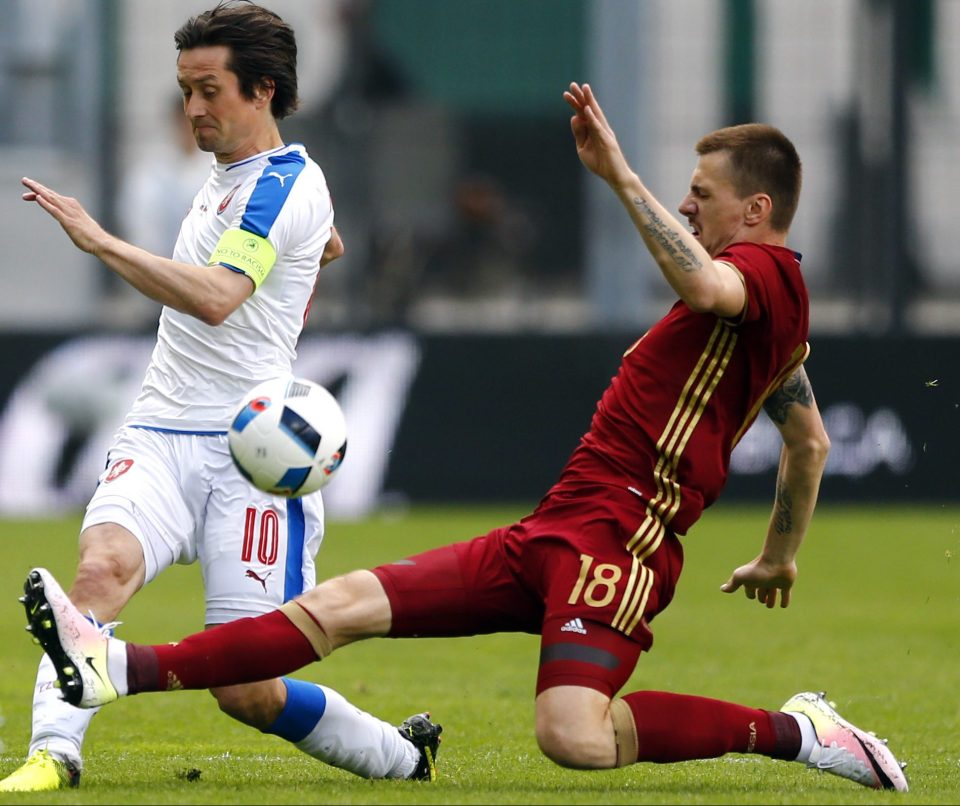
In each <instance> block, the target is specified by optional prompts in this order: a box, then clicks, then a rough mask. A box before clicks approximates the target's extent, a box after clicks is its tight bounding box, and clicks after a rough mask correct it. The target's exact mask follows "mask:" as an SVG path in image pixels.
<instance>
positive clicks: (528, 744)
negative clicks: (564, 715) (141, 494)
mask: <svg viewBox="0 0 960 806" xmlns="http://www.w3.org/2000/svg"><path fill="white" fill-rule="evenodd" d="M522 514H524V512H523V511H522V510H521V509H518V508H507V507H504V508H498V509H495V508H445V509H436V508H418V509H414V510H412V511H410V512H408V513H405V514H402V515H396V516H392V517H386V516H380V517H375V518H371V519H370V520H366V521H363V522H359V523H333V524H330V525H329V528H328V535H327V540H326V544H325V545H324V547H323V548H322V549H321V552H320V573H321V576H329V575H332V574H335V573H339V572H342V571H346V570H349V569H351V568H354V567H364V566H369V565H372V564H375V563H379V562H383V561H388V560H392V559H397V558H399V557H401V556H404V555H406V554H409V553H412V552H414V551H418V550H421V549H425V548H428V547H431V546H435V545H439V544H442V543H445V542H450V541H452V540H459V539H464V538H467V537H471V536H473V535H475V534H480V533H483V532H486V531H487V530H488V529H489V528H491V527H493V526H497V525H500V524H502V523H506V522H508V521H511V520H513V519H515V518H516V517H517V516H519V515H522ZM766 517H767V515H766V510H764V509H759V508H740V507H724V506H720V507H717V508H715V510H713V511H711V512H708V513H707V514H706V516H705V517H704V518H703V520H702V521H701V523H700V524H699V525H698V526H697V527H696V528H695V529H694V530H693V531H692V532H691V534H690V535H688V536H687V537H686V538H685V540H684V545H685V550H686V568H685V570H684V575H683V577H682V578H681V580H680V585H679V588H678V591H677V596H676V599H675V600H674V602H673V604H672V605H671V606H670V607H669V608H668V610H667V611H666V612H665V613H664V614H662V615H661V616H660V617H659V618H658V619H657V620H656V622H655V623H654V625H653V626H654V633H655V635H656V644H655V646H654V648H653V650H652V652H651V653H650V654H649V655H646V656H644V657H642V658H641V661H640V664H639V665H638V667H637V670H636V672H635V673H634V676H633V678H632V679H631V681H630V683H629V684H628V687H627V690H634V689H639V688H653V689H666V690H671V691H680V692H688V693H695V694H702V695H706V696H712V697H719V698H723V699H730V700H734V701H738V702H743V703H745V704H750V705H755V706H759V707H766V708H777V707H779V706H780V705H781V704H782V702H783V701H784V700H786V699H787V698H788V697H789V696H790V695H791V694H793V693H795V692H796V691H799V690H804V689H814V690H817V689H824V690H826V691H827V693H828V696H829V697H830V698H831V699H833V700H834V701H836V702H837V704H838V707H839V709H840V710H841V713H843V714H844V715H845V716H847V717H848V718H849V719H851V720H852V721H854V722H856V723H858V724H860V725H861V726H862V727H865V728H867V729H873V730H875V731H876V732H877V733H878V734H879V735H881V736H889V737H890V744H891V747H892V748H893V750H894V752H896V753H897V754H898V755H899V756H900V757H901V758H903V759H906V760H907V761H908V762H909V767H908V769H907V772H908V774H909V775H910V778H911V785H912V791H911V792H910V793H908V794H906V795H898V794H896V793H885V792H880V793H878V792H873V791H871V790H866V789H861V788H859V787H857V786H855V785H853V784H851V783H849V782H847V781H843V780H840V779H837V778H834V777H832V776H828V775H822V774H818V773H814V772H811V771H808V770H805V769H803V768H802V767H801V766H800V765H797V764H787V763H783V762H773V761H769V760H767V759H763V758H758V757H753V756H739V755H731V756H727V757H726V758H723V759H717V760H712V761H701V762H689V763H685V764H674V765H651V764H644V765H636V766H634V767H631V768H627V769H622V770H617V771H610V772H592V773H586V772H576V771H570V770H564V769H560V768H558V767H556V766H554V765H553V764H551V763H550V762H549V761H547V760H546V759H545V758H543V757H542V756H541V755H540V754H539V751H538V750H537V746H536V742H535V739H534V735H533V707H532V705H533V685H534V679H535V673H536V661H537V639H536V638H535V637H532V636H526V635H500V636H485V637H480V638H472V639H451V640H446V639H444V640H438V639H433V640H422V641H388V640H380V641H370V642H367V643H365V644H361V645H357V646H353V647H349V648H347V649H345V650H343V651H341V652H338V653H337V654H336V655H334V656H333V657H332V658H329V659H328V660H326V661H324V662H323V663H322V664H315V665H313V666H312V667H310V668H308V669H306V670H304V671H303V672H301V676H302V677H303V678H305V679H310V680H315V681H318V682H324V683H326V684H329V685H331V686H333V687H334V688H336V689H338V690H339V691H341V692H342V693H343V694H344V695H345V696H346V697H348V698H349V699H350V700H352V701H353V702H354V703H356V704H357V705H358V706H360V707H362V708H366V709H368V710H370V711H372V712H374V713H376V714H378V715H380V716H382V717H383V718H385V719H388V720H390V721H392V722H399V721H401V720H402V719H403V718H405V717H406V716H408V715H409V714H411V713H413V712H415V711H418V710H422V709H429V710H431V711H432V712H433V715H434V717H435V718H436V719H437V721H439V722H440V723H442V724H443V725H444V728H445V730H444V739H445V741H444V743H443V745H442V747H441V753H440V756H439V763H440V772H441V778H440V780H439V781H438V782H437V783H436V784H434V785H429V784H412V783H408V782H390V781H365V780H361V779H358V778H354V777H353V776H350V775H348V774H346V773H342V772H340V771H337V770H333V769H330V768H328V767H325V766H323V765H321V764H319V763H318V762H315V761H313V760H312V759H309V758H307V757H305V756H303V755H302V754H300V753H298V752H297V751H296V750H295V749H293V748H292V747H290V746H288V745H286V744H285V743H284V742H282V741H281V740H279V739H277V738H275V737H271V736H265V735H262V734H260V733H258V732H256V731H254V730H252V729H249V728H246V727H244V726H242V725H239V724H237V723H235V722H232V721H231V720H230V719H228V718H227V717H226V716H223V715H222V714H221V713H220V712H219V711H218V710H217V708H216V705H215V703H214V702H213V700H212V698H211V697H210V696H209V695H208V694H206V693H205V692H179V693H175V694H167V695H143V696H140V697H133V698H130V699H127V700H123V701H121V702H119V703H117V704H115V705H112V706H110V707H107V708H105V709H104V710H103V711H102V712H101V713H100V714H99V715H98V716H97V717H96V718H95V720H94V722H93V725H92V727H91V730H90V732H89V734H88V737H87V743H86V750H85V758H86V768H85V771H84V779H83V784H82V786H81V787H80V789H78V790H73V791H69V792H60V793H56V794H55V795H51V794H49V793H47V794H43V795H15V796H14V795H5V796H2V795H0V803H8V802H9V803H14V802H17V803H50V802H56V803H67V804H69V803H118V804H127V803H131V804H133V803H214V804H219V803H238V804H243V803H249V804H263V803H295V804H307V803H517V804H527V803H590V804H593V803H603V804H615V803H758V804H761V803H762V804H766V803H905V804H906V803H958V802H960V696H958V694H960V508H957V507H943V506H929V507H925V508H920V507H917V508H912V509H898V508H882V507H875V508H870V509H854V508H832V507H831V508H827V507H822V508H821V509H820V511H819V512H818V513H817V516H816V517H815V519H814V523H813V526H812V529H811V533H810V535H809V536H808V539H807V543H806V545H805V546H804V547H803V549H802V550H801V553H800V557H799V561H800V578H799V580H798V583H797V586H796V588H795V589H794V600H793V603H792V604H791V606H790V607H789V608H787V609H786V610H780V609H779V608H778V609H777V610H775V611H767V610H766V609H765V608H763V607H761V606H759V605H758V604H756V603H755V602H749V601H747V600H746V599H745V598H744V597H743V596H742V594H739V593H738V594H737V595H735V596H728V595H725V594H722V593H721V592H720V591H719V586H720V584H721V583H722V582H723V581H724V580H725V579H726V578H727V575H728V574H729V572H730V571H731V570H732V569H733V568H734V567H735V566H737V565H739V564H741V563H743V562H745V561H747V560H749V559H751V558H752V557H753V556H754V555H755V554H756V552H757V550H758V548H759V545H760V543H761V541H762V537H763V534H764V530H765V523H766ZM78 524H79V521H78V519H77V518H69V519H65V520H59V521H50V522H10V521H6V522H0V548H2V552H3V560H4V562H3V564H2V567H0V647H2V650H0V670H2V674H0V773H6V772H8V771H9V770H11V769H13V768H14V767H15V766H16V765H17V764H19V763H20V761H21V759H22V755H23V752H24V750H25V745H26V741H27V738H28V735H29V727H30V697H31V691H32V686H33V678H34V673H35V670H36V663H37V660H38V658H39V649H38V648H37V647H36V646H35V645H34V644H32V643H31V641H30V639H29V636H28V635H27V634H26V633H25V632H24V630H23V623H24V621H23V613H22V608H21V605H20V604H19V603H18V602H17V596H18V595H20V592H21V586H22V583H23V579H24V577H25V575H26V572H27V571H28V570H29V568H31V567H32V566H34V565H44V566H46V567H48V568H50V569H51V570H52V571H53V572H54V573H55V574H57V575H58V577H59V578H60V580H61V581H62V582H63V583H64V585H68V584H69V583H70V582H71V581H72V575H73V570H74V563H75V556H76V552H75V545H76V533H77V527H78ZM123 619H124V621H125V624H124V626H123V627H122V628H121V630H120V633H119V634H120V636H121V637H124V638H127V639H129V640H134V641H142V642H148V643H159V642H163V641H168V640H175V639H177V638H180V637H182V636H183V635H185V634H187V633H190V632H193V631H195V630H197V629H199V628H200V627H201V624H202V605H201V595H200V585H199V574H198V571H197V569H196V567H177V568H174V569H172V570H171V571H169V572H167V573H166V574H164V575H162V576H161V578H160V579H159V580H158V581H157V582H155V583H154V584H152V585H151V586H149V587H148V589H147V590H145V591H143V592H141V593H140V594H139V595H138V596H137V597H136V598H135V600H134V601H133V602H132V603H131V605H130V606H129V607H128V609H127V611H126V612H125V613H124V614H123ZM251 651H256V649H255V648H251ZM193 771H199V777H198V776H197V773H196V772H193Z"/></svg>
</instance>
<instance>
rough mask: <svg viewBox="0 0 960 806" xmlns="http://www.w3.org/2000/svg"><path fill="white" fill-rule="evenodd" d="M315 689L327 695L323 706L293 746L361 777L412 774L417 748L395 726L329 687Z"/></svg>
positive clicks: (417, 756)
mask: <svg viewBox="0 0 960 806" xmlns="http://www.w3.org/2000/svg"><path fill="white" fill-rule="evenodd" d="M317 688H319V689H320V690H321V691H322V692H323V695H324V696H325V697H326V701H327V703H326V708H325V709H324V711H323V716H321V717H320V719H319V721H318V722H317V723H316V725H315V726H314V727H313V729H312V730H311V731H310V732H309V733H308V734H307V735H306V736H304V738H302V739H301V740H299V741H297V742H295V743H294V744H295V745H296V747H298V748H299V749H300V750H302V751H303V752H304V753H307V754H308V755H310V756H313V757H314V758H316V759H319V760H320V761H323V762H325V763H327V764H330V765H332V766H334V767H339V768H340V769H343V770H347V771H349V772H352V773H354V774H356V775H360V776H362V777H364V778H407V777H409V776H410V775H411V774H412V773H413V771H414V770H415V769H416V767H417V764H418V763H419V761H420V751H419V750H418V749H417V748H416V747H414V745H413V744H412V743H411V742H409V741H408V740H406V739H404V738H403V736H401V735H400V731H398V730H397V728H396V726H395V725H391V724H390V723H389V722H384V721H383V720H382V719H377V718H376V717H375V716H373V715H372V714H368V713H366V712H365V711H361V710H360V709H359V708H357V707H356V706H353V705H351V704H350V703H349V702H347V700H346V699H344V697H343V696H341V695H340V694H338V693H337V692H336V691H334V690H333V689H331V688H327V687H326V686H318V687H317Z"/></svg>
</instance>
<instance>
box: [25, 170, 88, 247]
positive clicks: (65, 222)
mask: <svg viewBox="0 0 960 806" xmlns="http://www.w3.org/2000/svg"><path fill="white" fill-rule="evenodd" d="M20 181H21V183H22V184H23V186H24V187H25V188H27V191H26V192H25V193H24V194H23V197H22V198H23V200H24V201H28V202H29V201H32V202H36V203H37V204H39V205H40V206H41V207H42V208H43V209H44V210H46V211H47V212H48V213H50V215H51V216H53V217H54V218H55V219H56V220H57V221H58V222H59V224H60V226H61V227H63V230H64V232H66V233H67V235H69V236H70V240H71V241H73V242H74V244H76V246H77V247H79V248H80V249H82V250H83V251H84V252H90V253H91V254H94V253H95V252H96V249H97V247H98V245H99V244H101V243H102V242H103V241H104V239H105V238H106V233H105V232H104V230H103V228H102V227H101V226H100V225H99V224H98V223H97V222H96V221H94V220H93V219H92V218H91V217H90V215H89V214H88V213H87V211H86V210H84V209H83V205H82V204H80V202H78V201H77V200H76V199H74V198H71V197H70V196H62V195H60V194H59V193H57V192H56V191H54V190H52V189H50V188H48V187H47V186H46V185H42V184H40V183H39V182H37V181H36V180H35V179H30V178H29V177H26V176H25V177H23V179H21V180H20Z"/></svg>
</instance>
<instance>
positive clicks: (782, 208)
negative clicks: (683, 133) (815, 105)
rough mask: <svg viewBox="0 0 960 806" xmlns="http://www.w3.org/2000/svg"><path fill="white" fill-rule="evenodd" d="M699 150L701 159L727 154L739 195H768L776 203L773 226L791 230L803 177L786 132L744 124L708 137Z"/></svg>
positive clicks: (698, 145)
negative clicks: (717, 153)
mask: <svg viewBox="0 0 960 806" xmlns="http://www.w3.org/2000/svg"><path fill="white" fill-rule="evenodd" d="M696 148H697V153H698V154H699V155H700V156H703V155H704V154H712V153H713V152H715V151H726V152H728V153H729V155H730V169H731V173H732V176H731V180H732V182H733V187H734V190H735V191H736V193H737V195H738V196H739V197H740V198H741V199H744V198H746V197H747V196H750V195H752V194H754V193H766V194H767V195H768V196H769V197H770V198H771V200H772V201H773V212H772V213H771V214H770V226H771V227H773V229H775V230H776V231H777V232H786V231H787V230H788V229H789V228H790V222H791V221H793V215H794V213H796V211H797V204H798V203H799V201H800V184H801V175H802V174H801V166H800V157H799V156H798V155H797V150H796V148H794V146H793V143H791V142H790V140H789V139H788V138H787V137H786V135H784V133H783V132H781V131H780V130H779V129H777V128H774V127H773V126H768V125H767V124H765V123H743V124H741V125H739V126H728V127H726V128H724V129H717V130H716V131H714V132H711V133H710V134H708V135H705V136H704V137H702V138H701V139H700V142H698V143H697V147H696Z"/></svg>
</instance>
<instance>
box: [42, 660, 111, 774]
mask: <svg viewBox="0 0 960 806" xmlns="http://www.w3.org/2000/svg"><path fill="white" fill-rule="evenodd" d="M124 654H126V653H124ZM124 679H126V676H124ZM56 680H57V671H56V669H55V668H54V666H53V661H51V660H50V658H48V657H47V656H46V655H44V656H43V658H41V659H40V667H39V668H38V669H37V684H36V687H35V688H34V690H33V732H32V734H31V736H30V749H29V751H28V755H29V754H32V753H35V752H36V751H37V750H43V749H46V750H48V751H50V753H52V754H53V755H54V756H56V757H57V758H59V759H62V760H64V761H67V762H69V763H70V764H73V765H74V766H75V767H77V769H80V768H81V767H82V766H83V759H82V757H81V755H80V753H81V747H82V745H83V737H84V734H85V733H86V732H87V727H88V726H89V725H90V720H91V719H93V716H94V714H96V713H97V711H99V710H100V709H99V708H74V707H73V706H72V705H70V704H69V703H67V702H65V701H64V700H63V699H62V698H61V697H60V689H59V688H56V687H55V686H54V683H55V682H56Z"/></svg>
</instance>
